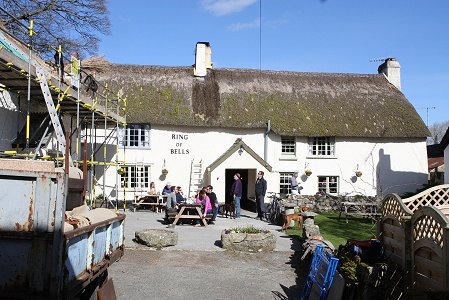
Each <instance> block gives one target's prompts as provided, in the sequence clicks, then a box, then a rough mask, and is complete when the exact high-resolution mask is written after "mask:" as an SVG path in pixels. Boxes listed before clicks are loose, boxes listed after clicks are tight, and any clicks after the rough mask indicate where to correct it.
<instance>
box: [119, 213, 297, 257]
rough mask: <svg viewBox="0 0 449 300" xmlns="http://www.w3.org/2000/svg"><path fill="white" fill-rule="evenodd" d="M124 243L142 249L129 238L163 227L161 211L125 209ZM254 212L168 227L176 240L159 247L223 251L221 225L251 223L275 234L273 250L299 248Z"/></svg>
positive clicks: (230, 225) (284, 234)
mask: <svg viewBox="0 0 449 300" xmlns="http://www.w3.org/2000/svg"><path fill="white" fill-rule="evenodd" d="M125 214H126V220H125V247H126V248H132V249H144V248H147V247H146V246H143V245H140V244H138V243H135V242H134V241H133V239H134V234H135V232H136V231H139V230H143V229H162V228H167V225H164V224H163V218H164V216H165V213H163V212H162V213H155V212H152V211H137V212H131V211H130V212H128V211H127V212H125ZM255 217H256V213H253V212H249V211H245V210H242V213H241V218H239V219H230V218H222V217H221V216H219V217H218V218H217V221H216V222H215V225H208V226H207V227H204V226H202V227H194V226H192V225H187V224H186V225H178V226H175V228H173V229H172V230H174V231H176V232H178V243H177V245H175V246H171V247H166V248H164V249H163V250H162V251H170V250H187V251H224V249H222V248H221V242H220V236H221V232H222V230H224V229H229V228H235V227H247V226H254V227H256V228H261V229H267V230H270V231H271V232H273V233H274V234H275V235H276V238H277V242H276V248H275V251H292V252H293V251H299V250H300V249H297V248H299V243H292V239H291V238H290V237H289V236H288V235H287V234H286V233H285V232H283V231H282V230H281V226H277V225H271V224H269V223H267V222H264V221H261V220H259V219H255Z"/></svg>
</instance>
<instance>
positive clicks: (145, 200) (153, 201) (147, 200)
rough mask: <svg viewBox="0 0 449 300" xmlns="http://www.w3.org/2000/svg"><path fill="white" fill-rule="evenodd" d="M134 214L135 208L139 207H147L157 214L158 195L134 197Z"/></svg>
mask: <svg viewBox="0 0 449 300" xmlns="http://www.w3.org/2000/svg"><path fill="white" fill-rule="evenodd" d="M133 205H134V209H133V210H134V212H136V210H137V208H139V207H140V206H149V207H150V208H153V211H156V212H158V209H159V206H160V197H159V196H158V195H145V196H142V195H141V196H136V197H135V198H134V203H133Z"/></svg>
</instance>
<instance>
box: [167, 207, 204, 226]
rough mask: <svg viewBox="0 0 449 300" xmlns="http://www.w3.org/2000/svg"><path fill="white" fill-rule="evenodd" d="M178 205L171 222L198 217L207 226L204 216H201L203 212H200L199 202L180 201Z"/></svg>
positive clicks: (175, 222)
mask: <svg viewBox="0 0 449 300" xmlns="http://www.w3.org/2000/svg"><path fill="white" fill-rule="evenodd" d="M179 207H180V208H179V211H178V213H177V214H176V216H175V219H174V221H173V223H172V224H174V225H176V224H177V223H178V221H179V219H199V220H201V221H202V222H203V224H204V226H207V220H206V216H204V218H203V213H202V212H201V204H186V203H182V204H180V205H179Z"/></svg>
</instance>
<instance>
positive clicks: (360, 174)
mask: <svg viewBox="0 0 449 300" xmlns="http://www.w3.org/2000/svg"><path fill="white" fill-rule="evenodd" d="M362 175H363V174H362V171H355V176H357V177H362Z"/></svg>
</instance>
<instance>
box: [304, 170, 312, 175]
mask: <svg viewBox="0 0 449 300" xmlns="http://www.w3.org/2000/svg"><path fill="white" fill-rule="evenodd" d="M304 174H306V176H310V175H312V171H310V170H305V171H304Z"/></svg>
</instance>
